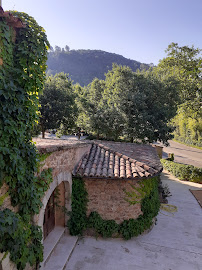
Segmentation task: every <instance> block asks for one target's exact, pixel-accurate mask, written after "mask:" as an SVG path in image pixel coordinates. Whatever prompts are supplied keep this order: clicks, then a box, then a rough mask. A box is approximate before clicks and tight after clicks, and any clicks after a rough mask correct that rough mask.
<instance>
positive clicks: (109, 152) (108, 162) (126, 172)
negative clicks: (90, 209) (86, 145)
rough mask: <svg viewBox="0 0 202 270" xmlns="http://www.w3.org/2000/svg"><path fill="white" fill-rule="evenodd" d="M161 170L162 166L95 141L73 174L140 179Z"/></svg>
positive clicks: (90, 176) (91, 176)
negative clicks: (148, 163) (150, 164)
mask: <svg viewBox="0 0 202 270" xmlns="http://www.w3.org/2000/svg"><path fill="white" fill-rule="evenodd" d="M124 145H125V144H124ZM130 145H131V144H130ZM154 151H155V149H154ZM129 154H130V153H129ZM156 156H157V155H156ZM161 170H162V167H158V168H157V167H152V166H149V165H147V164H146V163H144V162H140V161H138V160H137V159H134V158H131V157H130V156H129V155H128V154H126V153H124V154H123V153H120V152H118V151H115V150H114V149H113V148H109V147H107V146H106V145H104V144H101V143H96V142H94V143H93V144H92V147H91V149H90V151H89V153H87V154H85V155H84V156H83V158H82V159H81V160H80V162H79V164H78V165H77V166H76V168H75V169H74V172H73V174H74V175H78V176H81V177H87V178H115V179H134V178H135V179H139V178H143V177H151V176H154V175H156V174H158V173H159V172H160V171H161Z"/></svg>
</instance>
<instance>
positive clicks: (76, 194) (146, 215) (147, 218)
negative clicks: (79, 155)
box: [67, 177, 160, 240]
mask: <svg viewBox="0 0 202 270" xmlns="http://www.w3.org/2000/svg"><path fill="white" fill-rule="evenodd" d="M158 186H159V178H158V177H153V178H150V179H145V180H143V181H142V183H141V184H140V185H139V187H133V191H132V192H128V193H126V200H127V201H128V202H129V203H130V204H135V203H137V202H139V203H141V210H142V213H143V214H142V215H140V216H139V217H138V218H137V219H129V220H124V221H123V222H122V223H121V224H117V223H116V222H115V221H114V220H104V219H102V217H101V216H100V215H99V214H98V213H97V212H91V214H90V215H89V217H87V216H86V210H87V202H88V198H87V197H88V194H87V191H86V189H85V183H84V181H83V180H82V179H81V178H74V179H73V185H72V212H71V213H70V220H69V221H68V224H67V225H68V227H69V229H70V234H72V235H81V234H82V232H83V230H85V229H86V228H93V229H95V231H96V233H97V234H99V235H102V236H103V237H112V236H114V235H122V236H123V238H124V239H126V240H127V239H130V238H131V237H133V236H138V235H139V234H141V233H143V232H144V231H145V230H146V229H149V228H150V227H151V225H152V224H153V218H154V217H155V216H157V214H158V211H159V208H160V200H159V192H158ZM138 194H141V196H142V197H141V198H140V195H138Z"/></svg>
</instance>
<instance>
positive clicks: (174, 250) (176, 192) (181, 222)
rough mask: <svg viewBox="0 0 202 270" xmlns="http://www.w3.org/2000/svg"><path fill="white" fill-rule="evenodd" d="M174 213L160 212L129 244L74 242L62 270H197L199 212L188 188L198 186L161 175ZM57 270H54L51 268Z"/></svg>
mask: <svg viewBox="0 0 202 270" xmlns="http://www.w3.org/2000/svg"><path fill="white" fill-rule="evenodd" d="M162 180H163V183H164V184H168V186H169V188H170V191H171V193H172V197H169V198H168V203H169V204H172V205H175V206H177V208H178V212H177V213H175V214H174V215H172V214H171V213H166V212H160V213H159V215H158V221H157V225H156V226H154V228H153V229H152V231H151V232H150V233H148V234H146V235H142V236H139V237H137V238H133V239H131V240H129V241H124V240H122V239H97V240H96V239H94V238H91V237H85V238H83V239H81V240H79V241H78V242H77V245H76V247H75V249H74V251H73V254H72V256H71V258H70V260H69V262H68V264H67V265H66V268H65V270H200V269H202V209H201V207H200V206H199V204H198V202H197V201H196V200H195V198H194V197H193V195H192V194H191V193H190V191H189V189H202V185H199V184H195V183H190V182H183V181H179V180H177V179H176V178H175V177H173V176H171V175H170V174H168V173H167V172H164V173H163V174H162ZM55 270H57V269H55Z"/></svg>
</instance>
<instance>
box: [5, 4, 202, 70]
mask: <svg viewBox="0 0 202 270" xmlns="http://www.w3.org/2000/svg"><path fill="white" fill-rule="evenodd" d="M2 7H3V9H4V10H5V11H6V10H17V11H22V12H26V13H28V14H29V15H30V16H32V17H34V18H35V20H36V21H37V22H38V24H39V25H41V26H42V27H43V28H44V29H45V30H46V33H47V37H48V40H49V42H50V44H51V46H53V47H54V46H55V45H58V46H60V47H65V45H68V46H69V47H70V49H75V50H77V49H93V50H94V49H95V50H104V51H107V52H112V53H117V54H120V55H123V56H124V57H126V58H129V59H133V60H136V61H140V62H142V63H147V64H149V63H154V64H155V65H156V64H158V62H159V60H160V59H162V58H163V57H166V53H165V50H166V48H167V47H168V45H169V44H170V43H172V42H175V43H178V44H179V46H187V45H188V46H192V45H194V47H195V48H201V49H202V0H192V1H191V0H57V1H53V0H34V1H33V0H2Z"/></svg>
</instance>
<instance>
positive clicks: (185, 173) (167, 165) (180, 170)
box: [161, 159, 202, 183]
mask: <svg viewBox="0 0 202 270" xmlns="http://www.w3.org/2000/svg"><path fill="white" fill-rule="evenodd" d="M161 163H162V165H163V168H164V169H166V170H168V171H169V172H171V173H172V174H173V175H174V176H176V177H177V178H178V179H180V180H187V181H191V182H195V183H202V168H197V167H194V166H192V165H185V164H181V163H176V162H173V161H169V160H165V159H161Z"/></svg>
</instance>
